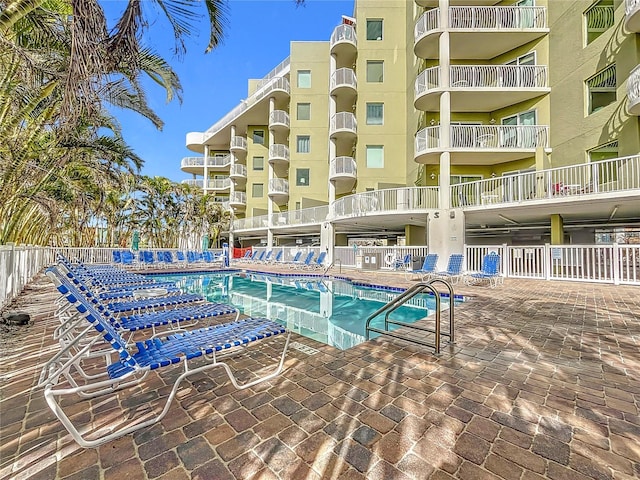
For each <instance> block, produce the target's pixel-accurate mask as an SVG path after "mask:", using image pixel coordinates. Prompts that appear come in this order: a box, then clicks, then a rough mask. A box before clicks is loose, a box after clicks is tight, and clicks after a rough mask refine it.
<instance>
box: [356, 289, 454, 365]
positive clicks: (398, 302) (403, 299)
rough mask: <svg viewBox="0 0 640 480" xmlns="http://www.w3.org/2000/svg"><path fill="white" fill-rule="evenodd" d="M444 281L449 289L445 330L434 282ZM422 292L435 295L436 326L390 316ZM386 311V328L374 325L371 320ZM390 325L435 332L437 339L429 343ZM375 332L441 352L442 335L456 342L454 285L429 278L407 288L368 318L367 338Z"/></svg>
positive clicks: (438, 293)
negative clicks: (426, 325)
mask: <svg viewBox="0 0 640 480" xmlns="http://www.w3.org/2000/svg"><path fill="white" fill-rule="evenodd" d="M436 283H442V284H444V285H445V286H446V287H447V289H448V290H449V331H448V332H443V331H442V330H441V328H440V317H441V315H440V313H441V304H440V292H439V291H438V289H437V288H435V287H434V284H436ZM422 293H432V294H433V295H434V296H435V300H436V315H435V328H427V327H423V326H421V325H416V324H413V323H406V322H401V321H399V320H393V319H391V318H389V315H391V313H393V312H394V311H395V310H397V309H398V308H400V307H401V306H402V305H404V304H405V303H407V302H408V301H409V300H411V299H412V298H413V297H415V296H416V295H420V294H422ZM383 313H384V329H381V328H377V327H372V326H371V321H372V320H373V319H375V318H376V317H378V316H380V315H382V314H383ZM389 325H399V326H402V327H406V328H409V329H411V330H418V331H421V332H427V333H433V334H435V341H434V342H433V343H429V342H427V341H426V340H423V339H421V338H415V336H413V335H408V332H407V333H404V332H402V333H398V331H390V330H389ZM370 332H375V333H379V334H381V335H388V336H390V337H394V338H399V339H401V340H406V341H407V342H412V343H417V344H419V345H424V346H427V347H432V348H433V349H434V350H435V353H436V354H439V353H440V337H441V336H444V337H448V338H449V342H450V343H453V342H454V294H453V287H452V286H451V284H450V283H449V282H447V281H446V280H442V279H440V278H434V279H433V280H429V281H428V282H420V283H416V284H415V285H413V286H412V287H410V288H408V289H407V290H405V291H404V292H403V293H402V294H401V295H398V296H397V297H396V298H394V299H393V300H391V301H390V302H389V303H387V304H386V305H384V306H383V307H381V308H379V309H378V310H376V311H375V312H373V313H372V314H371V315H369V317H368V318H367V324H366V338H367V340H369V333H370Z"/></svg>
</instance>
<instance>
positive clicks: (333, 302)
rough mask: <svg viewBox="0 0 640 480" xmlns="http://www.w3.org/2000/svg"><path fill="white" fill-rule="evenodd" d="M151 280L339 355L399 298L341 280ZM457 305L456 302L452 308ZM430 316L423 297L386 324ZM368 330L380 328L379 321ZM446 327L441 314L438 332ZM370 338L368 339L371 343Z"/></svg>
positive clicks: (206, 276)
mask: <svg viewBox="0 0 640 480" xmlns="http://www.w3.org/2000/svg"><path fill="white" fill-rule="evenodd" d="M154 278H155V279H157V280H160V281H175V282H176V284H177V285H178V287H180V288H181V289H182V290H183V291H185V292H189V293H200V294H202V295H204V296H205V297H206V298H207V300H209V301H211V302H220V303H230V304H232V305H235V306H236V307H238V308H239V309H240V311H241V312H242V313H243V314H245V315H248V316H252V317H258V316H260V317H267V318H269V319H271V320H277V321H279V322H280V323H282V324H283V325H285V326H286V327H287V328H289V329H290V330H292V331H294V332H297V333H299V334H301V335H304V336H305V337H309V338H313V339H314V340H317V341H319V342H322V343H325V344H328V345H332V346H334V347H337V348H340V349H348V348H351V347H353V346H355V345H358V344H359V343H362V342H364V341H366V337H365V324H366V320H367V317H368V316H369V315H370V314H372V313H373V312H375V311H376V310H378V309H379V308H380V307H382V306H383V305H385V304H386V303H387V302H389V301H390V300H392V299H393V298H395V297H396V296H397V295H399V294H400V293H401V291H399V290H390V289H385V288H372V287H367V286H362V285H357V284H353V283H351V282H348V281H345V280H335V279H326V278H319V277H302V276H295V277H294V276H279V275H265V274H252V273H241V272H235V273H226V272H225V273H189V274H178V275H162V276H155V275H154ZM460 301H462V299H458V298H456V304H457V303H459V302H460ZM448 305H449V299H448V298H442V299H441V306H442V308H443V310H444V309H445V308H448ZM434 312H435V298H434V297H433V296H431V295H426V294H425V295H419V296H416V297H414V298H413V299H412V300H411V301H410V302H409V303H407V304H405V305H403V306H402V307H400V308H399V309H398V310H396V311H395V312H393V313H392V314H391V318H393V319H394V320H399V321H402V322H406V323H412V322H415V321H417V320H419V319H422V318H425V317H426V316H428V315H431V314H432V313H434ZM371 325H372V326H377V327H380V328H382V327H383V325H384V316H383V315H381V316H379V318H377V319H375V320H374V321H373V322H372V324H371ZM447 325H448V316H447V315H446V314H445V315H443V316H442V327H443V329H446V326H447ZM392 328H394V326H392ZM395 328H397V327H395ZM375 336H377V334H375V333H372V334H371V338H373V337H375Z"/></svg>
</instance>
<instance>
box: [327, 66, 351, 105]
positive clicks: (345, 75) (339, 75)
mask: <svg viewBox="0 0 640 480" xmlns="http://www.w3.org/2000/svg"><path fill="white" fill-rule="evenodd" d="M329 89H330V94H331V95H336V96H337V95H341V96H349V97H353V98H354V99H355V97H356V95H357V94H358V81H357V79H356V72H354V71H353V70H352V69H351V68H339V69H338V70H336V71H335V72H333V74H332V75H331V83H330V87H329Z"/></svg>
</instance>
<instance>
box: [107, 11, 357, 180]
mask: <svg viewBox="0 0 640 480" xmlns="http://www.w3.org/2000/svg"><path fill="white" fill-rule="evenodd" d="M150 3H151V2H143V5H145V8H149V4H150ZM104 4H105V11H106V12H107V15H108V16H111V17H113V15H114V12H117V11H118V9H119V8H124V5H125V2H124V1H121V0H116V1H108V2H104ZM228 5H229V15H228V19H229V24H228V27H227V30H226V36H225V40H224V43H223V45H222V46H221V47H219V48H217V49H216V50H214V51H212V52H210V53H209V54H206V55H205V54H204V53H203V52H204V50H205V48H206V45H207V41H208V30H205V29H204V28H203V29H202V30H201V31H200V32H199V33H196V34H194V35H192V37H191V38H190V39H189V40H188V42H187V49H188V50H187V53H186V54H185V55H184V56H183V57H182V58H175V57H172V52H171V48H172V47H173V35H172V33H171V32H170V31H168V30H167V26H165V25H163V24H162V23H161V22H155V23H152V24H151V25H150V26H149V29H148V31H147V33H146V34H145V37H144V40H143V41H144V43H145V44H147V45H151V46H153V47H154V49H155V50H156V51H157V52H158V53H160V54H161V55H162V56H164V57H165V58H166V59H167V60H168V61H169V62H170V64H171V65H172V66H173V68H174V70H175V71H176V72H177V73H178V76H179V77H180V80H181V82H182V87H183V101H182V104H180V103H179V102H178V101H177V100H174V101H172V102H171V103H169V104H167V103H166V101H165V94H164V91H163V90H162V89H160V88H158V87H157V86H155V85H153V84H151V83H149V84H148V85H146V87H147V90H146V91H147V95H148V97H149V103H150V105H151V107H152V108H153V109H154V110H155V112H156V113H157V114H158V115H159V116H160V118H162V120H163V121H164V122H165V125H164V129H163V130H162V131H157V130H156V128H155V127H154V126H153V125H152V124H151V122H149V121H148V120H146V119H145V118H143V117H141V116H138V115H135V114H132V113H129V112H126V111H122V110H114V111H113V113H114V114H115V115H116V117H117V118H118V120H119V121H120V124H121V126H122V130H123V135H124V138H125V140H126V141H127V143H128V144H129V145H131V146H132V147H133V148H134V149H135V151H136V152H137V153H138V155H140V156H141V157H142V158H143V159H144V160H145V166H144V167H143V169H142V173H143V174H144V175H150V176H155V175H161V176H165V177H168V178H170V179H171V180H173V181H176V182H179V181H180V180H183V179H185V178H191V175H190V174H187V173H184V172H182V171H181V170H180V160H181V159H182V158H183V157H188V156H194V155H197V154H196V153H194V152H191V151H190V150H188V149H187V148H186V147H185V135H186V133H187V132H192V131H198V132H202V131H205V130H206V129H207V128H209V127H210V126H211V125H212V124H213V123H215V121H216V120H218V119H219V118H220V117H222V116H223V115H224V114H226V113H227V112H228V111H229V110H231V109H232V108H234V107H235V106H236V105H237V104H238V103H239V102H240V100H241V99H244V98H246V96H247V81H248V79H249V78H262V77H264V76H265V75H266V74H267V73H269V71H271V69H272V68H273V67H275V66H276V65H277V64H278V63H280V62H281V61H282V60H284V59H285V58H286V57H287V56H288V55H289V43H290V42H291V41H292V40H296V41H305V40H326V41H328V40H329V38H330V36H331V32H332V31H333V29H334V28H335V26H336V25H338V24H339V23H340V21H341V16H342V15H352V13H353V0H306V5H305V6H301V7H296V5H295V3H294V1H293V0H229V2H228ZM204 13H205V8H204V5H202V14H203V15H204Z"/></svg>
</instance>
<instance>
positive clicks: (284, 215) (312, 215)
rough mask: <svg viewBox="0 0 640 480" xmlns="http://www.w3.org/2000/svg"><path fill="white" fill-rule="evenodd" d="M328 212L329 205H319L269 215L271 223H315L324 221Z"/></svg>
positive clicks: (286, 224)
mask: <svg viewBox="0 0 640 480" xmlns="http://www.w3.org/2000/svg"><path fill="white" fill-rule="evenodd" d="M328 214H329V205H321V206H319V207H311V208H303V209H300V210H289V211H286V212H280V213H274V214H273V215H272V216H271V225H272V226H274V227H278V226H289V225H305V224H317V223H321V222H324V221H325V220H326V219H327V215H328Z"/></svg>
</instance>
